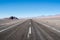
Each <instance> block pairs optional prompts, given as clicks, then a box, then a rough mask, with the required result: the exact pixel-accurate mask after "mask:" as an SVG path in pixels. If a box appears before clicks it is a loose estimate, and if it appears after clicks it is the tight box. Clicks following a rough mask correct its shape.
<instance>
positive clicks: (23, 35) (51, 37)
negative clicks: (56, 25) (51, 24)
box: [0, 19, 60, 40]
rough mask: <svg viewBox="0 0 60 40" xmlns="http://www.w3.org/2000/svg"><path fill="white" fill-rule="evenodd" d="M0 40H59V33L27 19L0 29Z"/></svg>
mask: <svg viewBox="0 0 60 40" xmlns="http://www.w3.org/2000/svg"><path fill="white" fill-rule="evenodd" d="M0 40H60V32H58V31H55V30H53V29H51V28H48V27H46V26H44V25H43V24H40V23H38V22H35V21H34V20H32V19H29V20H26V21H25V22H22V23H21V24H20V22H19V23H15V24H13V25H9V27H6V28H5V27H4V28H3V27H2V28H0Z"/></svg>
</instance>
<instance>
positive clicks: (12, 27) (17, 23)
mask: <svg viewBox="0 0 60 40" xmlns="http://www.w3.org/2000/svg"><path fill="white" fill-rule="evenodd" d="M16 25H18V23H17V24H15V25H12V26H9V27H8V28H6V29H3V30H0V32H3V31H6V30H8V29H10V28H13V27H15V26H16Z"/></svg>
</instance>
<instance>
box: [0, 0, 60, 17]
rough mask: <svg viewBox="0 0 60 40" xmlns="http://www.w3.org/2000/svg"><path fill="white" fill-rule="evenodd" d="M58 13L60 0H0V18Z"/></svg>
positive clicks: (59, 12) (59, 11)
mask: <svg viewBox="0 0 60 40" xmlns="http://www.w3.org/2000/svg"><path fill="white" fill-rule="evenodd" d="M55 14H60V0H0V18H4V17H9V16H16V17H37V16H41V15H45V16H47V15H55Z"/></svg>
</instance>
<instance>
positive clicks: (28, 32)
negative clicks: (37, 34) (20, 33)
mask: <svg viewBox="0 0 60 40" xmlns="http://www.w3.org/2000/svg"><path fill="white" fill-rule="evenodd" d="M30 34H31V27H29V32H28V35H27V37H28V38H29V36H30Z"/></svg>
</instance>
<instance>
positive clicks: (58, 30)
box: [41, 23, 60, 32]
mask: <svg viewBox="0 0 60 40" xmlns="http://www.w3.org/2000/svg"><path fill="white" fill-rule="evenodd" d="M41 24H43V23H41ZM43 25H45V26H47V27H49V28H51V29H53V30H55V31H57V32H60V30H57V29H56V28H54V27H51V26H49V25H47V24H43Z"/></svg>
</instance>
